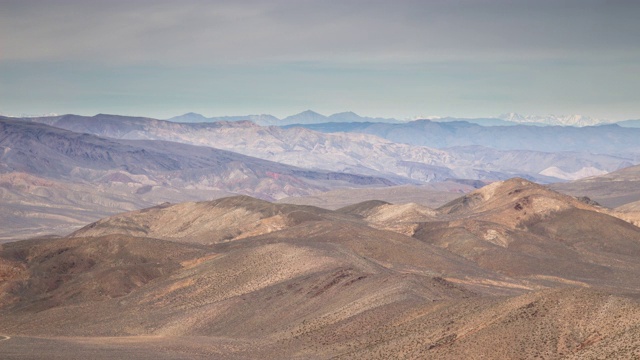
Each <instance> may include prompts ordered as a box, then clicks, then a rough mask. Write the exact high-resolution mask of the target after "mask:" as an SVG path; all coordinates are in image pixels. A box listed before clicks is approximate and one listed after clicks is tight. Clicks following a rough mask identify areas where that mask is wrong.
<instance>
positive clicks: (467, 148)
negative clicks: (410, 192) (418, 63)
mask: <svg viewBox="0 0 640 360" xmlns="http://www.w3.org/2000/svg"><path fill="white" fill-rule="evenodd" d="M25 120H28V121H34V122H41V123H46V124H49V125H51V126H56V127H60V128H64V129H67V130H70V131H74V132H84V133H91V134H94V135H98V136H104V137H110V138H117V139H138V140H142V139H147V140H165V141H174V142H181V143H186V144H191V145H201V146H203V145H204V146H210V147H214V148H219V149H224V150H228V151H233V152H237V153H241V154H244V155H248V156H252V157H257V158H261V159H265V160H270V161H276V162H279V163H284V164H288V165H293V166H297V167H302V168H307V169H323V170H326V171H336V172H345V173H351V174H366V175H369V176H377V177H386V178H388V179H389V180H391V181H396V182H398V181H407V180H414V181H419V182H432V181H443V180H446V179H449V178H466V179H476V180H477V179H479V180H504V179H507V178H509V177H513V176H520V177H525V178H529V179H532V180H536V181H541V182H553V181H558V180H573V179H577V178H579V177H584V176H590V175H599V174H604V173H607V172H610V171H614V170H617V169H619V168H622V167H626V166H630V165H633V164H635V163H637V161H636V158H634V157H633V153H634V151H635V152H640V144H638V142H637V141H636V138H635V137H634V136H636V135H637V133H640V129H638V130H635V129H634V130H632V131H626V130H624V129H622V128H619V127H617V126H612V129H608V128H607V127H602V128H598V129H595V128H592V127H586V128H573V127H567V128H562V127H558V128H557V129H556V128H550V127H531V126H518V127H512V126H508V127H491V128H488V127H483V126H480V125H475V124H469V123H467V122H451V123H438V122H431V121H429V120H419V121H413V122H409V123H398V124H389V123H344V124H343V123H326V124H309V125H295V126H290V127H275V126H271V127H263V126H259V125H256V124H254V123H252V122H249V121H234V122H225V121H219V122H214V123H173V122H169V121H162V120H154V119H147V118H131V117H122V116H114V115H96V116H94V117H84V116H76V115H66V116H63V117H54V118H31V119H25ZM303 127H306V128H309V129H311V130H319V131H311V130H308V129H304V128H303ZM607 130H611V131H607ZM545 136H547V137H549V140H548V142H549V143H546V142H545V141H546V140H545V141H541V140H540V139H541V138H542V139H544V137H545ZM383 138H384V139H383ZM614 138H616V139H617V141H614V142H609V141H607V139H614ZM566 139H569V140H571V141H569V142H568V143H567V141H565V140H566ZM553 142H560V143H559V144H555V143H553ZM605 145H606V146H605ZM592 148H598V149H602V152H603V153H602V154H600V155H594V154H592V152H591V151H590V150H591V149H592ZM627 152H628V153H631V155H628V156H627V155H625V154H626V153H627ZM516 164H517V165H516Z"/></svg>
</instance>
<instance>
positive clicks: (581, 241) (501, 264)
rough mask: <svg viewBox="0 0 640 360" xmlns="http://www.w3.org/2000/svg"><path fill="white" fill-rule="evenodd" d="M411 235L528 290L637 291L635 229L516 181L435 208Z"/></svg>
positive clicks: (639, 233)
mask: <svg viewBox="0 0 640 360" xmlns="http://www.w3.org/2000/svg"><path fill="white" fill-rule="evenodd" d="M438 211H440V212H441V214H442V215H441V216H440V218H439V221H435V222H434V221H430V222H423V223H420V224H419V225H418V226H417V227H416V231H415V233H414V237H415V238H417V239H421V240H423V241H426V242H428V243H430V244H433V245H436V246H439V247H442V248H445V249H447V250H448V251H451V252H453V253H456V254H458V255H460V256H463V257H465V258H466V259H469V260H472V261H473V262H475V263H476V264H478V265H479V266H481V267H482V268H485V269H488V270H493V271H497V272H500V273H501V274H504V275H507V276H512V277H515V278H518V279H522V280H526V281H529V282H530V284H531V285H532V286H534V287H535V286H545V287H546V286H557V285H558V284H564V285H572V286H575V285H577V286H585V287H590V286H598V287H606V288H608V289H609V291H614V292H629V293H638V292H640V281H638V278H637V276H636V274H637V273H638V272H640V261H638V259H639V258H640V228H638V227H636V226H634V225H632V224H630V223H627V222H625V221H623V220H620V219H618V218H616V217H613V216H609V215H607V214H606V213H604V210H603V209H601V208H598V207H596V206H593V205H590V204H587V203H584V202H582V201H580V200H578V199H575V198H572V197H570V196H567V195H563V194H559V193H556V192H554V191H551V190H549V189H547V188H545V187H542V186H540V185H537V184H534V183H531V182H528V181H526V180H523V179H512V180H508V181H504V182H499V183H494V184H491V185H489V186H486V187H484V188H482V189H479V190H477V191H474V192H473V193H470V194H468V195H466V196H464V197H462V198H460V199H458V200H456V201H453V202H451V203H449V204H447V205H445V206H443V207H442V208H440V209H438Z"/></svg>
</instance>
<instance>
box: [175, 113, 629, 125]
mask: <svg viewBox="0 0 640 360" xmlns="http://www.w3.org/2000/svg"><path fill="white" fill-rule="evenodd" d="M242 120H249V121H252V122H254V123H256V124H258V125H263V126H272V125H273V126H287V125H294V124H302V125H310V124H324V123H361V122H370V123H392V124H393V123H406V122H410V121H415V120H431V121H434V122H454V121H466V122H469V123H472V124H478V125H483V126H509V125H536V126H575V127H583V126H594V125H603V124H612V123H614V122H611V121H607V120H603V119H594V118H591V117H588V116H583V115H560V116H558V115H521V114H518V113H513V112H511V113H505V114H501V115H499V116H496V117H482V118H456V117H425V118H423V117H420V116H418V117H414V118H412V119H411V120H398V119H393V118H379V117H376V118H373V117H365V116H360V115H358V114H356V113H354V112H351V111H347V112H341V113H337V114H333V115H330V116H325V115H322V114H319V113H317V112H314V111H312V110H306V111H303V112H301V113H299V114H295V115H291V116H288V117H285V118H283V119H278V118H277V117H275V116H273V115H268V114H262V115H243V116H218V117H206V116H204V115H201V114H197V113H193V112H191V113H186V114H184V115H180V116H174V117H172V118H169V119H168V121H173V122H181V123H203V122H216V121H242ZM617 124H618V125H620V126H622V127H640V120H624V121H619V122H617Z"/></svg>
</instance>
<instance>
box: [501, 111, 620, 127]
mask: <svg viewBox="0 0 640 360" xmlns="http://www.w3.org/2000/svg"><path fill="white" fill-rule="evenodd" d="M498 119H501V120H506V121H511V122H516V123H537V124H545V125H560V126H578V127H580V126H593V125H599V124H605V123H608V121H606V120H603V119H594V118H591V117H588V116H584V115H552V114H549V115H521V114H518V113H514V112H510V113H506V114H502V115H499V116H498Z"/></svg>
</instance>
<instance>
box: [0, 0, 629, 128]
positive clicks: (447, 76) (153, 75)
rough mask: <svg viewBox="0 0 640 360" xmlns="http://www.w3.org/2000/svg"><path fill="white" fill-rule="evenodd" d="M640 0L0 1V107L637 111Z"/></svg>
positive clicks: (281, 113) (208, 111)
mask: <svg viewBox="0 0 640 360" xmlns="http://www.w3.org/2000/svg"><path fill="white" fill-rule="evenodd" d="M638 19H640V1H636V0H627V1H616V0H612V1H605V0H601V1H594V0H567V1H563V0H535V1H518V0H512V1H504V0H473V1H472V0H433V1H428V0H406V1H403V0H393V1H392V0H384V1H379V0H369V1H361V0H339V1H335V0H326V1H323V0H274V1H267V0H256V1H243V0H220V1H216V0H212V1H204V0H182V1H163V0H128V1H121V0H110V1H103V0H56V1H51V0H46V1H38V0H17V1H14V0H0V113H3V114H8V115H14V116H15V115H22V114H31V115H39V114H46V113H58V114H65V113H74V114H81V115H94V114H97V113H111V114H122V115H139V116H149V117H156V118H161V119H163V118H169V117H172V116H176V115H180V114H183V113H186V112H197V113H201V114H203V115H205V116H223V115H246V114H263V113H266V114H272V115H275V116H278V117H285V116H288V115H292V114H295V113H298V112H301V111H304V110H307V109H312V110H314V111H317V112H320V113H323V114H325V115H330V114H333V113H337V112H343V111H354V112H356V113H358V114H360V115H365V116H376V117H377V116H380V117H394V118H398V119H403V118H411V117H415V116H432V115H436V116H456V117H487V116H496V115H499V114H501V113H506V112H518V113H522V114H530V115H544V114H556V115H569V114H582V115H587V116H591V117H595V118H602V119H608V120H625V119H638V118H640V91H638V89H640V21H638Z"/></svg>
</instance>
